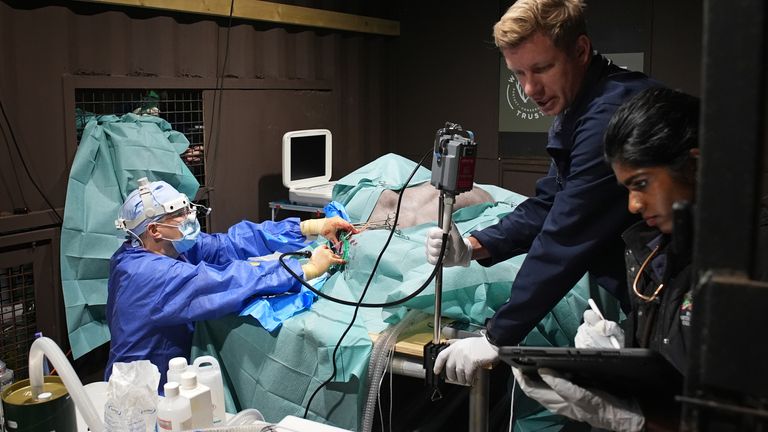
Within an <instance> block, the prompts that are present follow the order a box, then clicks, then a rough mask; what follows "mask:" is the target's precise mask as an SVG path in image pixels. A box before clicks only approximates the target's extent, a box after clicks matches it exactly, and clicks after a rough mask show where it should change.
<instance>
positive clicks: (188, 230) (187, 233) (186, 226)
mask: <svg viewBox="0 0 768 432" xmlns="http://www.w3.org/2000/svg"><path fill="white" fill-rule="evenodd" d="M158 225H163V226H167V227H173V228H176V229H178V230H179V232H180V233H181V237H180V238H177V239H168V238H165V237H161V238H162V239H163V240H168V241H169V242H171V244H172V245H173V248H174V249H176V252H177V253H179V254H183V253H184V252H186V251H188V250H189V249H190V248H191V247H192V246H194V245H195V242H196V241H197V236H198V235H199V234H200V222H199V221H198V220H197V212H194V211H193V212H190V213H189V214H188V215H187V217H186V218H185V219H184V220H183V221H182V222H181V223H180V224H178V225H169V224H163V223H158Z"/></svg>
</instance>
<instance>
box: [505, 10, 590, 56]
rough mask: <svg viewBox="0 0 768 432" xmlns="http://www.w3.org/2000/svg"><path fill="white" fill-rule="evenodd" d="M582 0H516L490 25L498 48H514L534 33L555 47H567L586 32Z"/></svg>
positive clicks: (572, 44)
mask: <svg viewBox="0 0 768 432" xmlns="http://www.w3.org/2000/svg"><path fill="white" fill-rule="evenodd" d="M585 7H586V5H585V4H584V2H583V1H582V0H517V2H515V4H513V5H512V6H510V8H509V9H507V12H506V13H504V15H503V16H502V17H501V19H500V20H499V22H497V23H496V25H494V26H493V40H494V43H495V44H496V46H497V47H499V48H515V47H517V46H518V45H520V44H521V43H523V42H524V41H525V40H526V39H528V37H530V36H531V35H532V34H534V33H535V32H541V33H542V34H543V35H544V36H547V37H549V38H550V39H551V40H552V42H553V43H554V44H555V46H556V47H558V48H560V49H565V50H567V49H568V48H571V47H573V46H574V45H575V43H576V39H578V37H579V36H581V35H586V34H587V25H586V23H585V21H584V14H583V12H584V8H585Z"/></svg>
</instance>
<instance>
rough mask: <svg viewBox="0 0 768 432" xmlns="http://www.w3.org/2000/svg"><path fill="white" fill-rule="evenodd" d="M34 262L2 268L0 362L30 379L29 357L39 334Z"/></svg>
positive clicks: (18, 375)
mask: <svg viewBox="0 0 768 432" xmlns="http://www.w3.org/2000/svg"><path fill="white" fill-rule="evenodd" d="M36 329H37V322H36V320H35V286H34V278H33V274H32V263H29V264H23V265H19V266H13V267H2V268H0V360H3V361H4V362H5V363H6V364H7V365H8V367H9V368H11V369H13V370H14V375H15V378H16V380H17V381H18V380H19V379H24V378H27V376H28V370H27V368H28V366H27V354H28V353H29V348H30V346H32V342H33V341H34V339H35V333H36V332H37V330H36Z"/></svg>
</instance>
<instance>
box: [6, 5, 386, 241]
mask: <svg viewBox="0 0 768 432" xmlns="http://www.w3.org/2000/svg"><path fill="white" fill-rule="evenodd" d="M46 4H47V5H46ZM369 8H370V6H369ZM366 13H375V11H370V10H368V11H366ZM226 24H227V21H226V19H220V20H214V19H212V18H210V17H202V16H191V15H180V14H169V13H168V12H161V11H153V10H141V9H130V8H125V9H119V8H118V9H117V10H115V8H111V7H106V6H100V5H93V4H88V3H78V2H69V4H63V3H62V4H61V5H59V4H57V3H56V2H47V3H46V2H37V6H32V5H26V4H25V2H21V1H3V2H0V50H1V51H2V59H3V61H2V63H1V64H0V98H1V100H2V102H3V105H4V107H5V109H6V111H7V114H8V117H9V120H10V123H11V126H12V128H13V131H14V132H15V135H16V138H17V141H18V143H19V145H20V147H21V150H22V152H23V154H24V157H25V159H26V161H27V163H28V164H29V167H30V171H31V173H32V176H33V177H34V178H35V179H36V180H37V182H38V184H39V185H40V188H41V190H42V191H43V193H44V194H45V195H46V196H47V197H48V198H49V199H50V201H51V203H52V204H53V205H54V206H55V207H62V206H63V204H64V200H65V193H66V182H67V178H68V171H69V167H70V164H71V161H72V158H73V157H74V152H75V150H76V142H75V138H74V128H73V127H72V124H73V123H74V111H73V109H74V106H73V105H74V101H73V91H74V88H76V87H111V86H114V87H117V88H126V87H129V88H136V87H139V88H162V87H173V88H193V89H207V90H212V89H214V88H215V87H216V79H215V78H216V62H217V52H218V56H219V62H220V64H221V63H223V61H224V53H225V40H226V29H225V27H226ZM229 38H230V48H229V55H228V61H227V68H226V71H225V73H224V75H225V77H226V79H225V80H224V88H225V90H224V91H223V97H222V98H221V100H222V111H221V117H220V118H221V121H220V123H219V122H214V123H213V124H212V125H208V124H207V125H206V128H207V131H206V132H207V133H210V130H211V129H214V130H215V129H216V128H220V129H221V136H220V137H219V138H220V139H219V140H217V141H216V142H217V143H220V145H219V146H218V147H219V149H218V152H217V158H216V160H215V162H213V163H212V164H211V163H209V164H208V165H209V166H207V170H208V171H209V172H210V173H214V174H215V175H213V176H211V180H212V181H213V182H207V183H208V184H207V185H206V186H208V187H210V188H211V189H212V190H213V191H214V192H212V196H211V199H212V202H218V203H223V202H227V205H225V206H220V207H219V208H217V209H216V212H215V213H213V214H212V215H211V221H212V228H213V229H214V230H216V229H223V228H225V227H226V226H228V224H230V223H231V222H233V221H236V220H239V219H242V218H250V219H258V218H260V217H261V218H263V217H265V215H266V214H267V212H268V210H269V209H268V207H267V201H268V199H271V198H278V197H286V196H287V193H286V191H285V190H283V189H281V188H282V184H281V182H280V181H278V182H277V184H273V182H272V177H273V176H274V175H276V174H279V173H280V166H279V165H280V152H279V148H280V137H281V136H282V133H283V132H285V131H287V130H291V129H299V128H308V127H313V128H319V127H327V128H330V129H331V130H332V131H333V133H334V144H335V149H334V150H335V151H334V156H335V157H334V173H335V177H340V176H341V175H343V174H346V173H347V172H349V171H350V170H352V169H354V168H356V167H358V166H360V165H362V164H364V163H366V162H368V161H370V160H372V159H374V158H376V157H378V156H379V155H381V154H383V153H385V148H386V146H387V143H388V141H389V139H388V131H389V127H388V122H389V117H388V115H387V110H386V108H387V107H388V97H389V94H390V92H391V88H390V84H389V82H390V80H389V78H388V70H389V67H390V65H389V61H390V60H389V58H390V56H389V48H388V45H389V44H390V43H391V39H392V38H391V37H385V36H375V35H364V34H358V33H343V32H334V31H330V30H314V29H307V28H295V27H281V26H279V25H276V24H275V25H273V24H264V23H245V22H239V21H237V20H235V21H234V23H233V25H232V29H231V33H230V35H229ZM217 40H218V42H219V46H218V49H217V45H216V42H217ZM219 67H220V66H219ZM212 96H213V91H207V92H204V100H205V102H206V103H205V113H204V114H205V118H206V123H208V122H209V119H210V109H211V107H212V100H211V99H212ZM318 101H322V103H321V104H320V105H318ZM4 130H5V129H4ZM0 143H2V146H1V147H0V149H2V150H3V152H2V153H4V154H3V155H2V157H0V171H2V173H3V174H2V177H1V178H2V184H0V212H2V213H0V219H2V216H3V215H7V214H9V213H11V212H12V211H13V209H14V208H19V207H28V208H29V209H30V210H32V211H36V210H45V209H47V208H48V205H47V204H46V203H45V202H44V200H43V199H42V198H41V196H40V194H39V193H38V192H37V191H36V190H35V189H34V186H33V185H32V183H31V182H30V181H29V179H28V177H27V176H26V174H25V173H24V172H23V171H22V170H21V168H20V167H21V165H20V164H19V160H18V157H17V156H16V155H15V154H14V152H15V150H13V151H11V152H10V154H11V158H8V157H6V155H7V154H6V151H5V150H6V147H7V145H8V143H6V142H5V138H4V137H3V136H2V135H0ZM11 149H13V147H11ZM14 168H15V169H16V176H14V175H13V173H14V171H13V170H14ZM15 177H16V178H18V181H17V180H16V179H15ZM219 182H220V183H219ZM19 184H20V186H19ZM265 184H267V185H270V186H274V187H270V192H271V193H270V194H268V195H269V196H268V197H267V198H268V199H264V198H262V197H261V196H260V192H261V191H263V190H264V189H263V187H262V185H265ZM234 202H238V205H231V204H232V203H234ZM21 219H25V218H21ZM26 219H29V218H26ZM18 223H22V222H20V219H19V218H14V222H13V223H12V224H11V223H9V222H8V219H6V220H5V225H4V224H3V221H0V232H3V231H4V229H3V228H5V229H6V230H8V229H16V227H17V226H18ZM37 223H38V222H34V223H32V224H31V225H34V224H37ZM26 227H27V226H25V227H24V228H26Z"/></svg>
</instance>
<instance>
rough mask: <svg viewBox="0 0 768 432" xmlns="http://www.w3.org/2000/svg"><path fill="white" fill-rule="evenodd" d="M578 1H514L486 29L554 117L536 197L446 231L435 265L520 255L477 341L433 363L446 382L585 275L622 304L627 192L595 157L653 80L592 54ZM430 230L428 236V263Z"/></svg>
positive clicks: (467, 379) (433, 244)
mask: <svg viewBox="0 0 768 432" xmlns="http://www.w3.org/2000/svg"><path fill="white" fill-rule="evenodd" d="M583 8H584V5H583V3H582V1H581V0H518V1H517V2H516V3H515V4H514V5H512V7H510V8H509V9H508V10H507V12H506V13H505V14H504V16H502V18H501V20H499V22H498V23H496V25H495V26H494V39H495V43H496V46H498V47H499V48H500V50H501V52H502V54H503V56H504V59H505V61H506V64H507V67H508V68H509V69H510V70H511V71H512V72H513V73H514V74H515V75H516V78H517V79H518V81H519V82H520V85H521V86H522V88H523V89H524V91H525V93H526V95H527V96H528V97H529V98H531V99H532V100H533V101H535V102H536V104H537V105H538V106H539V110H540V111H541V112H542V113H544V114H545V115H552V116H555V119H554V122H553V124H552V127H551V128H550V130H549V136H548V143H547V152H548V153H549V155H550V156H551V157H552V164H551V166H550V169H549V173H548V174H547V176H545V177H543V178H541V179H540V180H539V181H538V182H537V184H536V195H535V196H534V197H531V198H529V199H528V200H526V201H525V202H523V203H522V204H520V205H519V206H518V207H517V208H516V209H515V211H514V212H513V213H511V214H509V215H508V216H506V217H505V218H504V219H503V220H501V221H500V222H499V223H498V224H496V225H494V226H491V227H488V228H486V229H483V230H480V231H474V232H472V233H471V236H470V237H468V238H463V239H462V238H461V237H460V236H459V235H458V234H457V233H455V232H454V233H452V235H451V237H450V240H449V244H448V245H447V250H446V257H445V259H444V265H446V266H450V265H462V266H468V265H469V262H470V260H472V259H476V260H478V262H479V263H480V264H481V265H483V266H491V265H493V264H495V263H497V262H500V261H503V260H506V259H508V258H511V257H513V256H515V255H519V254H523V253H527V254H528V255H527V257H526V259H525V261H524V262H523V265H522V267H521V269H520V271H519V273H518V274H517V277H516V278H515V281H514V284H513V285H512V290H511V296H510V299H509V301H508V302H507V303H505V304H504V305H503V306H502V307H501V308H500V309H499V310H498V311H497V312H496V314H495V315H494V316H493V317H492V318H491V319H490V320H489V321H488V322H487V334H486V337H484V338H468V339H462V340H456V341H449V344H450V346H449V347H448V348H446V349H445V350H443V351H442V352H441V353H440V355H439V356H438V358H437V361H436V363H435V368H434V369H435V373H440V372H441V371H442V369H443V368H445V370H446V375H447V377H448V378H449V379H450V380H453V381H457V382H462V383H471V382H472V381H473V377H474V372H475V370H476V369H477V367H479V366H482V365H484V364H487V363H491V362H494V361H496V359H497V358H498V346H504V345H517V344H518V343H519V342H520V341H521V340H522V339H523V338H524V337H525V336H526V335H527V334H528V332H529V331H530V330H531V329H532V328H533V327H534V326H535V325H536V323H538V322H539V321H540V320H541V319H542V318H543V317H544V316H545V315H546V314H547V312H549V311H550V310H551V309H552V308H553V307H554V306H555V305H556V304H557V302H558V301H559V300H560V299H561V298H562V297H563V296H564V295H565V294H566V293H567V292H568V291H569V290H570V289H571V288H572V287H573V286H574V285H575V283H576V282H577V281H578V280H579V279H580V278H581V277H582V276H584V274H585V273H586V272H589V273H590V274H591V275H592V276H593V277H594V278H595V279H596V280H597V282H598V283H599V284H600V285H601V286H602V287H603V288H605V289H607V290H608V291H609V292H611V293H612V294H614V295H615V296H616V297H617V298H619V299H620V300H622V303H623V304H624V305H626V296H627V294H626V292H627V290H626V281H625V279H626V273H625V270H624V260H623V243H622V240H621V236H620V235H621V233H622V232H623V231H624V230H625V229H626V228H627V227H629V226H630V225H631V224H632V223H633V222H634V221H636V219H635V218H633V216H632V215H630V214H629V212H627V210H626V208H627V207H626V206H627V204H626V203H627V193H626V191H625V190H623V188H622V187H621V186H620V185H619V184H618V182H617V181H616V177H615V176H614V175H613V172H612V171H611V167H610V166H609V165H608V164H607V163H606V162H605V161H604V159H603V134H604V132H605V129H606V126H607V124H608V121H609V119H610V118H611V116H612V114H613V113H614V112H615V111H616V109H617V108H618V107H619V105H621V104H622V102H624V101H625V100H627V99H629V98H630V97H631V96H632V95H634V94H635V93H637V92H639V91H641V90H643V89H645V88H648V87H653V86H659V84H658V83H657V82H655V81H653V80H651V79H649V78H648V77H646V76H645V75H643V74H641V73H637V72H631V71H627V70H625V69H622V68H620V67H618V66H616V65H614V64H612V63H611V62H610V61H608V60H607V59H606V58H605V57H603V56H601V55H599V54H597V53H596V52H593V50H592V44H591V41H590V39H589V37H588V36H587V34H586V25H585V22H584V17H583ZM441 245H442V232H441V231H440V229H439V228H434V229H432V230H430V232H429V233H428V236H427V258H428V260H429V261H430V262H431V263H435V262H436V261H437V256H438V255H439V252H440V246H441Z"/></svg>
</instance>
